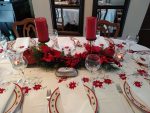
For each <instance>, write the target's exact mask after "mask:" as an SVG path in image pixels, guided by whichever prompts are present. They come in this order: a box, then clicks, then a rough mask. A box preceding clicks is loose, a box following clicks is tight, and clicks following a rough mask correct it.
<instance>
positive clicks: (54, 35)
mask: <svg viewBox="0 0 150 113" xmlns="http://www.w3.org/2000/svg"><path fill="white" fill-rule="evenodd" d="M49 37H50V39H51V40H52V41H53V42H55V40H56V38H57V37H58V32H57V30H56V29H50V30H49Z"/></svg>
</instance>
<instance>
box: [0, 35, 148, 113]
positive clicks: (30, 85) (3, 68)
mask: <svg viewBox="0 0 150 113" xmlns="http://www.w3.org/2000/svg"><path fill="white" fill-rule="evenodd" d="M61 38H62V37H61V36H59V37H57V39H61ZM63 38H64V37H63ZM69 38H72V37H69V36H68V37H67V38H66V40H68V39H69ZM73 38H74V40H75V41H78V42H79V43H80V45H82V46H75V48H74V49H73V52H74V51H76V52H81V51H82V50H83V49H84V43H86V42H87V40H86V38H85V37H73ZM99 40H101V38H100V37H97V40H96V41H95V43H97V44H99ZM111 40H113V42H114V45H115V47H116V48H117V47H118V46H120V45H121V46H124V48H126V44H125V43H126V41H125V40H123V39H122V38H118V39H113V38H111ZM12 42H15V41H10V42H7V44H8V46H9V45H10V44H11V43H12ZM32 42H35V43H34V44H35V45H37V44H38V43H39V42H38V38H33V39H31V43H32ZM66 42H67V41H66ZM53 43H54V40H51V39H50V41H49V42H47V43H46V44H47V45H48V46H51V47H53V48H56V49H57V48H58V47H57V46H55V47H54V45H53ZM62 43H63V42H62ZM65 44H68V46H69V43H65ZM11 47H12V45H11ZM11 47H8V49H9V48H11ZM130 49H131V50H132V51H127V52H126V54H125V55H124V58H123V60H122V61H120V63H121V65H122V66H121V67H119V69H118V70H115V71H109V70H108V71H106V70H103V69H102V68H101V67H100V69H99V70H98V71H97V72H95V73H91V72H89V71H88V70H87V69H86V68H85V67H83V68H80V69H77V72H78V76H76V77H58V76H56V71H57V68H49V69H44V68H41V67H39V66H36V65H35V66H27V68H25V69H23V72H24V73H23V75H22V74H20V71H18V70H15V69H14V68H13V66H12V64H11V62H10V60H9V58H8V57H6V58H5V59H2V60H1V61H0V95H1V94H2V91H1V89H2V88H1V86H2V85H3V84H5V83H15V84H17V85H18V86H19V88H21V89H24V91H23V92H22V98H23V99H22V101H21V100H20V101H19V102H20V103H21V104H20V105H21V107H16V109H15V110H13V111H11V113H58V111H59V113H65V112H64V111H63V110H62V109H63V107H64V106H65V105H64V104H63V102H64V100H65V99H61V98H62V97H65V96H66V95H67V94H66V95H61V98H60V97H59V95H58V93H61V92H63V91H61V90H62V89H63V88H62V89H61V90H60V91H59V88H60V85H61V83H65V82H67V81H69V80H73V79H77V78H78V79H80V80H81V81H82V83H81V84H83V85H85V86H87V88H86V89H88V88H89V89H88V90H87V91H88V93H89V92H91V94H93V95H94V97H95V100H93V101H94V102H93V106H94V107H93V111H94V112H93V113H110V112H111V113H119V111H118V109H119V110H120V111H121V112H120V113H148V112H147V111H146V110H147V109H149V108H148V107H146V108H143V107H141V106H140V105H139V106H138V105H137V104H136V102H134V98H132V97H131V95H130V94H129V92H128V86H126V85H127V84H125V83H126V82H127V81H128V80H130V78H131V79H132V78H135V79H138V77H139V78H140V77H141V79H142V80H144V81H143V82H142V83H143V84H144V83H145V82H146V83H147V84H149V87H150V76H149V72H150V71H149V70H148V68H147V67H145V66H142V65H139V64H138V63H137V62H136V61H135V59H134V58H133V57H134V56H133V54H134V53H136V52H139V54H140V52H141V53H143V54H149V53H150V49H149V48H147V47H144V46H142V45H139V44H133V45H132V46H131V47H130ZM142 70H143V71H142ZM139 71H140V72H141V71H142V72H147V76H144V74H142V75H141V73H140V72H139ZM138 72H139V73H138ZM104 83H105V84H104ZM79 85H80V82H79ZM135 85H137V86H139V87H141V86H140V85H142V84H140V85H139V84H138V83H137V84H135ZM118 86H119V87H120V88H121V90H122V92H121V93H120V91H119V89H118ZM129 90H130V89H129ZM21 91H22V90H21ZM48 91H49V96H50V98H49V99H47V97H48V95H47V93H48ZM57 91H58V92H57ZM78 93H79V94H82V92H78ZM15 94H16V97H15V98H16V99H18V98H19V94H18V93H17V92H15ZM91 94H88V97H89V98H90V95H91ZM143 94H144V93H143ZM55 95H57V97H56V98H55ZM68 95H69V93H68ZM132 96H133V97H134V95H132ZM58 97H59V98H60V99H58ZM0 98H1V97H0ZM52 98H55V99H54V100H53V99H52ZM66 98H69V97H66ZM57 99H58V102H57V103H56V102H54V101H57ZM70 99H73V98H71V97H70ZM92 99H93V97H91V98H90V103H91V105H92ZM61 100H63V102H62V101H61ZM66 101H67V99H66ZM53 102H54V104H53ZM0 103H3V101H0ZM12 103H14V104H17V103H16V100H15V99H14V100H13V102H12ZM72 103H73V102H72ZM119 103H121V104H119ZM14 104H12V105H11V107H10V109H12V108H13V107H14ZM60 106H61V107H60ZM62 106H63V107H62ZM69 106H70V107H72V106H73V107H75V106H74V105H69ZM79 106H80V103H79ZM116 106H117V107H116ZM55 107H56V108H55ZM65 107H66V106H65ZM20 109H21V110H20ZM68 109H69V107H68ZM76 109H78V108H76ZM83 109H84V110H85V109H88V108H86V106H85V107H83ZM84 110H83V111H84ZM144 110H145V111H144ZM149 112H150V111H149ZM5 113H6V111H5ZM70 113H71V112H70ZM72 113H73V112H72ZM80 113H83V112H80ZM91 113H92V112H91Z"/></svg>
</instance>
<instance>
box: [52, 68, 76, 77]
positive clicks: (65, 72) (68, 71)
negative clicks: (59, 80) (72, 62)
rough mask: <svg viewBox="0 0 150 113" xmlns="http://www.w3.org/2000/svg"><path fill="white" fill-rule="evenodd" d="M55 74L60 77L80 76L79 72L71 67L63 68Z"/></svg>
mask: <svg viewBox="0 0 150 113" xmlns="http://www.w3.org/2000/svg"><path fill="white" fill-rule="evenodd" d="M55 74H56V76H58V77H75V76H77V75H78V72H77V70H76V69H74V68H71V67H61V68H58V69H57V70H56V72H55Z"/></svg>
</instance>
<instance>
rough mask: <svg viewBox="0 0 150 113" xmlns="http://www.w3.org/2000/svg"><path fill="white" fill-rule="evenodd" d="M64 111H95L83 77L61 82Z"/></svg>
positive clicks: (78, 112) (82, 112)
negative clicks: (82, 79)
mask: <svg viewBox="0 0 150 113" xmlns="http://www.w3.org/2000/svg"><path fill="white" fill-rule="evenodd" d="M59 90H60V96H61V101H62V103H63V104H62V106H63V110H64V113H94V111H93V109H92V107H91V105H90V101H89V98H88V97H87V93H86V92H85V89H84V86H83V84H82V82H81V78H80V77H77V78H73V79H69V80H67V81H64V82H62V83H60V84H59Z"/></svg>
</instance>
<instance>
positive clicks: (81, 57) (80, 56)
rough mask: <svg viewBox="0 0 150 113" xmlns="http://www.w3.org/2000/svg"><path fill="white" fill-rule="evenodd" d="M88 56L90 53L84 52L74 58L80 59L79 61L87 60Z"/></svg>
mask: <svg viewBox="0 0 150 113" xmlns="http://www.w3.org/2000/svg"><path fill="white" fill-rule="evenodd" d="M87 55H88V52H86V51H85V52H83V53H78V54H75V55H74V57H75V58H78V59H85V58H86V57H87Z"/></svg>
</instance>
